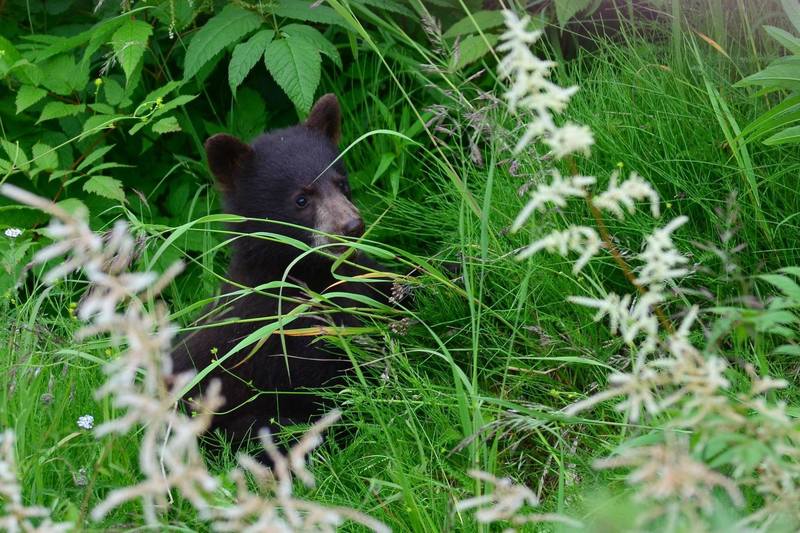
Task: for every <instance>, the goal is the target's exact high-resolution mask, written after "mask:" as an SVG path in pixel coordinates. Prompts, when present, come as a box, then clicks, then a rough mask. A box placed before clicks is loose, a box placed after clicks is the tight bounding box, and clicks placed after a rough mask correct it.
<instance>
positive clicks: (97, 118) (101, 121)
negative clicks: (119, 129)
mask: <svg viewBox="0 0 800 533" xmlns="http://www.w3.org/2000/svg"><path fill="white" fill-rule="evenodd" d="M124 117H125V115H116V114H110V115H105V114H104V115H94V116H92V117H89V118H87V119H86V122H84V123H83V133H84V135H86V134H95V133H99V132H101V131H103V130H107V129H110V128H112V127H114V122H115V121H117V120H119V119H121V118H124Z"/></svg>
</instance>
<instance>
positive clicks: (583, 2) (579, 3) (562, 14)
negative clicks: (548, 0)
mask: <svg viewBox="0 0 800 533" xmlns="http://www.w3.org/2000/svg"><path fill="white" fill-rule="evenodd" d="M591 3H592V0H555V5H556V18H557V19H558V25H559V26H561V27H562V28H563V27H564V26H565V25H566V24H567V22H569V21H570V20H571V19H572V17H574V16H575V15H576V14H577V13H579V12H580V11H583V10H584V9H586V8H587V7H589V4H591Z"/></svg>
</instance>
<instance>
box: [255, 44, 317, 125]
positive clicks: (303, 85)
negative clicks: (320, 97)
mask: <svg viewBox="0 0 800 533" xmlns="http://www.w3.org/2000/svg"><path fill="white" fill-rule="evenodd" d="M264 62H265V63H266V64H267V70H269V71H270V73H271V74H272V77H273V78H275V81H276V82H277V83H278V85H279V86H280V87H281V89H283V90H284V91H285V92H286V94H287V96H289V99H290V100H291V101H292V102H293V103H294V105H295V106H296V107H297V109H299V110H300V111H301V112H302V113H307V112H308V111H309V110H310V109H311V104H312V103H313V102H314V92H315V91H316V90H317V85H319V78H320V63H322V58H320V55H319V51H318V50H317V49H316V48H315V47H314V46H313V45H311V44H310V43H309V42H308V41H306V40H305V39H298V38H293V37H287V38H285V39H278V40H276V41H272V42H271V43H269V46H267V51H266V53H265V54H264Z"/></svg>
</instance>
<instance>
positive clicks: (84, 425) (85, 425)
mask: <svg viewBox="0 0 800 533" xmlns="http://www.w3.org/2000/svg"><path fill="white" fill-rule="evenodd" d="M78 427H79V428H81V429H92V428H93V427H94V417H93V416H92V415H83V416H82V417H80V418H78Z"/></svg>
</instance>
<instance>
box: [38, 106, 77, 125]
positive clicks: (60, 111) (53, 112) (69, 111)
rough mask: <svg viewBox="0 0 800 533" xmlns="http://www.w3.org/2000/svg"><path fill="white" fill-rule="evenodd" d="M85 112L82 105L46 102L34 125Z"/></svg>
mask: <svg viewBox="0 0 800 533" xmlns="http://www.w3.org/2000/svg"><path fill="white" fill-rule="evenodd" d="M85 110H86V106H85V105H84V104H65V103H64V102H48V103H47V105H45V106H44V109H42V114H41V115H40V116H39V120H37V121H36V123H37V124H38V123H40V122H44V121H45V120H51V119H54V118H63V117H70V116H73V115H77V114H78V113H83V112H84V111H85Z"/></svg>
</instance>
